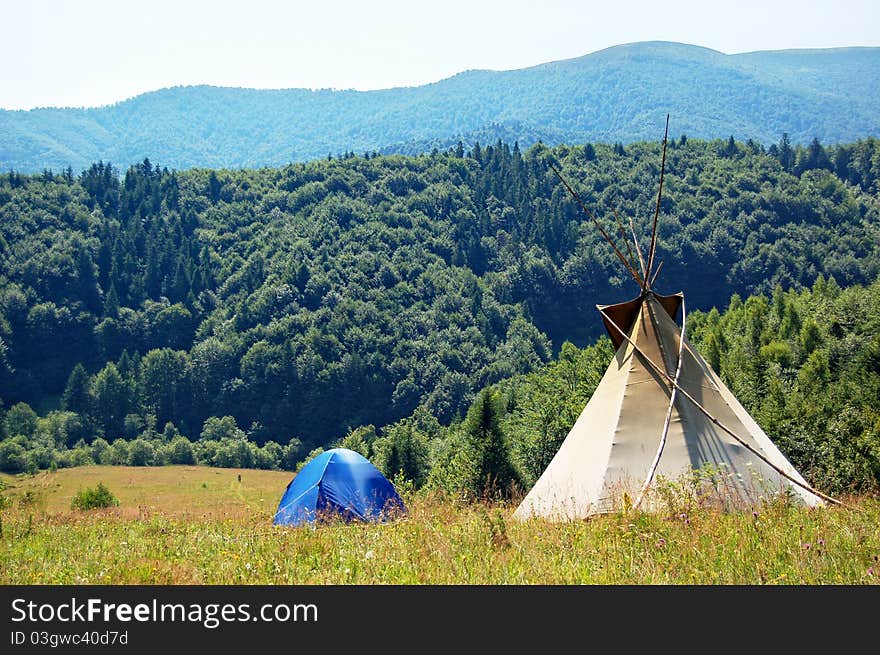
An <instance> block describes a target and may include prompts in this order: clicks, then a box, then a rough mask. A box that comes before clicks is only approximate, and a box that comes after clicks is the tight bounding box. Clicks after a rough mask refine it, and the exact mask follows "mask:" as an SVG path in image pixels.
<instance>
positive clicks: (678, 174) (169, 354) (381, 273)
mask: <svg viewBox="0 0 880 655" xmlns="http://www.w3.org/2000/svg"><path fill="white" fill-rule="evenodd" d="M551 162H552V163H555V165H557V166H559V167H561V168H562V171H563V173H564V174H565V175H566V176H567V177H568V178H570V179H571V180H572V183H573V185H574V186H575V187H576V189H578V191H579V192H580V193H581V194H582V195H583V197H584V200H585V201H586V202H587V204H588V205H589V206H590V207H591V208H592V209H593V210H594V211H595V213H596V214H597V216H599V217H600V218H601V219H602V220H603V221H604V222H605V224H606V225H607V226H608V227H609V229H611V227H612V226H613V218H612V210H613V209H614V208H617V209H619V211H620V213H621V215H622V216H624V217H629V216H632V217H634V218H635V219H636V227H637V230H638V231H639V233H640V234H642V235H645V234H646V231H647V224H648V220H649V217H650V216H651V214H652V212H653V205H654V201H655V194H656V189H657V182H658V178H659V162H660V145H659V144H658V143H656V142H654V143H644V142H642V143H636V144H631V145H629V146H626V147H625V148H624V147H622V146H621V145H620V144H618V145H605V144H597V145H591V144H587V145H579V146H558V147H555V148H552V149H550V148H547V147H546V146H542V145H537V146H534V147H533V148H531V149H529V150H528V151H526V152H524V153H521V152H520V150H519V149H518V148H517V147H515V146H514V147H512V148H511V147H509V146H507V145H505V144H501V143H497V144H495V145H493V146H489V147H478V148H474V149H472V150H471V151H469V152H456V151H455V150H450V151H444V152H438V153H435V154H433V155H423V156H419V157H404V156H399V155H394V156H379V157H370V158H363V157H356V156H347V157H344V158H333V159H332V160H326V159H324V160H320V161H314V162H311V163H308V164H294V165H290V166H287V167H284V168H269V169H258V170H207V169H194V170H189V171H183V172H175V171H169V170H167V169H166V168H164V167H161V168H160V167H158V166H156V165H154V164H152V163H150V162H149V161H144V162H142V163H141V164H138V165H136V166H133V167H131V168H130V169H128V170H127V171H126V172H125V173H124V175H122V176H121V177H117V171H116V169H114V168H112V167H111V166H109V165H106V164H95V165H93V166H91V167H90V168H88V169H87V170H86V171H84V172H83V173H82V174H81V175H77V176H74V175H68V174H61V175H59V174H49V173H47V174H43V175H34V176H25V175H20V174H4V175H2V176H0V252H2V257H0V339H2V344H0V399H2V403H3V406H4V407H6V408H9V407H11V406H13V405H14V404H16V403H19V402H25V403H28V404H29V405H30V406H32V407H33V408H35V409H36V410H37V411H38V412H39V413H40V414H45V413H46V412H49V411H52V410H57V409H60V408H64V409H66V410H67V412H65V413H64V415H65V416H67V419H70V420H73V421H74V423H72V424H71V425H72V426H73V427H70V430H69V434H70V439H71V440H72V442H75V441H76V440H77V439H78V438H79V437H78V436H77V435H79V436H83V437H85V438H87V439H92V438H94V437H95V436H97V435H103V436H104V437H105V438H106V439H107V440H108V441H110V440H113V439H115V438H117V437H124V438H133V437H135V436H137V435H139V434H142V433H144V432H145V431H146V432H148V433H151V434H152V433H153V432H151V431H154V432H155V431H158V432H159V433H161V432H162V431H163V429H165V428H166V425H167V424H169V423H172V424H173V425H172V426H171V427H170V428H168V430H169V432H168V434H169V435H174V434H176V431H177V430H179V431H181V432H182V433H183V434H184V435H186V436H188V437H190V438H193V439H195V438H197V437H198V436H199V435H200V434H202V433H204V432H205V431H206V430H207V427H206V425H207V424H206V421H208V419H210V418H211V417H215V418H216V419H217V420H219V419H220V418H221V417H224V416H229V417H232V419H230V420H229V421H227V422H226V423H224V424H223V425H224V426H226V427H225V428H224V430H226V432H229V431H230V430H231V433H232V434H241V435H244V434H245V432H246V433H247V435H248V436H249V437H250V438H251V439H252V440H253V441H256V442H259V443H262V442H264V441H267V440H273V441H277V442H280V443H287V441H288V440H289V439H290V438H291V437H299V438H300V439H301V440H302V441H303V444H304V446H303V447H304V448H311V447H315V446H318V445H324V444H326V443H328V441H329V440H331V439H332V438H334V437H338V436H341V435H343V434H345V433H346V431H347V430H349V429H350V428H353V427H356V426H358V425H364V424H373V425H384V424H388V423H391V422H393V421H396V420H398V419H400V418H401V417H405V416H407V415H409V414H411V413H412V412H413V411H414V409H415V408H417V407H423V408H424V409H425V410H426V411H428V412H430V413H431V414H432V415H433V416H434V417H436V418H437V419H439V420H440V422H441V423H448V422H449V421H450V420H452V419H454V418H455V417H456V416H462V415H463V414H464V412H465V411H466V409H467V407H468V406H469V404H470V402H471V401H472V399H473V394H474V392H475V390H477V389H479V388H481V387H483V386H485V385H488V384H492V383H495V382H498V381H500V380H503V379H506V378H509V377H511V376H513V375H516V374H522V373H527V372H529V371H532V370H535V369H536V368H537V367H540V366H541V365H542V364H543V363H544V362H546V361H548V360H549V359H550V358H551V357H552V355H553V347H555V348H558V347H559V346H560V345H561V344H562V342H563V341H564V340H567V339H568V340H572V341H574V342H575V343H577V344H578V345H585V344H587V343H589V342H590V341H592V340H593V339H594V338H595V337H597V336H598V335H599V334H600V330H601V326H600V323H599V321H597V320H596V313H595V309H594V305H595V303H597V302H614V301H619V300H623V299H626V298H629V297H631V296H633V295H635V293H637V289H636V288H635V286H634V285H633V284H632V283H631V281H629V280H627V279H625V273H623V271H622V269H621V267H620V265H619V264H618V263H617V262H616V261H615V260H613V256H612V254H611V252H610V251H609V248H608V247H607V246H606V245H605V244H604V243H602V242H601V241H600V238H599V236H598V235H597V232H596V230H595V228H594V227H593V226H592V225H591V224H590V223H589V222H587V221H586V219H585V217H584V216H583V214H582V213H581V212H580V211H579V210H578V209H577V208H576V207H575V205H574V204H573V203H572V202H571V201H570V199H569V198H568V196H567V194H566V193H565V191H564V189H562V188H561V186H560V184H559V183H558V181H557V180H556V178H555V176H554V175H553V173H552V171H551V170H550V168H549V164H550V163H551ZM878 176H880V144H878V142H877V141H876V140H873V139H869V140H865V141H860V142H857V143H854V144H850V145H840V146H834V147H829V148H824V147H822V146H821V144H819V143H817V142H815V143H813V144H812V145H811V146H809V147H798V148H794V149H793V148H791V147H790V146H789V145H788V144H787V143H785V142H783V143H781V144H779V145H774V146H773V148H771V150H770V151H769V152H765V151H764V149H763V148H762V147H761V146H759V145H756V144H754V143H737V142H732V141H728V140H718V141H699V140H694V139H690V140H684V139H677V140H675V141H674V142H673V143H672V144H671V145H670V148H669V152H668V161H667V170H666V181H665V192H664V197H663V203H662V208H661V210H662V211H661V221H660V242H659V255H658V257H659V258H660V259H661V260H662V261H663V262H664V267H663V271H662V273H661V275H660V280H659V282H658V284H657V286H658V289H659V290H660V291H663V292H669V291H678V290H684V291H685V292H686V293H687V297H688V306H689V307H690V308H692V309H709V308H711V307H712V306H713V305H716V304H718V303H719V302H723V301H724V299H726V298H729V297H730V295H731V293H734V292H736V293H740V294H742V295H748V294H751V293H754V292H764V293H769V292H771V291H772V290H773V289H774V288H775V287H776V285H778V284H779V285H782V286H784V287H793V288H798V287H800V286H803V285H812V284H813V283H814V281H815V280H816V279H817V277H818V276H819V275H820V274H822V275H824V276H825V277H826V278H830V277H833V278H834V279H835V280H836V283H837V284H839V285H841V286H848V285H851V284H855V283H868V282H871V281H873V280H874V279H875V278H876V277H877V275H878V271H880V252H878V248H880V246H878V244H880V239H878V234H877V231H878V225H880V208H878V202H877V193H878V188H877V184H878V182H877V180H878ZM78 365H81V366H78ZM233 419H234V423H231V422H230V421H232V420H233ZM77 421H79V422H78V423H77ZM210 425H212V426H213V427H211V430H214V429H215V428H218V424H216V423H213V424H210ZM76 426H79V427H76ZM227 428H228V429H227ZM65 430H67V428H65ZM236 430H237V432H236ZM243 431H244V432H243ZM65 439H66V437H65Z"/></svg>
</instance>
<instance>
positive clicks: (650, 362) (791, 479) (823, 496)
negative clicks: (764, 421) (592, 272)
mask: <svg viewBox="0 0 880 655" xmlns="http://www.w3.org/2000/svg"><path fill="white" fill-rule="evenodd" d="M599 313H601V314H602V316H603V317H605V318H606V319H607V320H608V322H609V323H610V324H611V325H613V326H614V329H616V330H617V331H618V332H619V333H620V334H621V336H623V338H624V339H626V341H627V342H628V343H629V344H630V345H631V346H632V347H633V349H634V350H635V351H636V352H637V353H639V354H640V355H641V356H642V358H643V359H644V360H645V361H646V362H647V363H648V365H649V366H650V367H651V368H652V369H653V370H654V371H655V372H656V373H657V374H658V375H660V376H662V377H664V378H666V379H667V380H668V381H669V382H671V383H672V385H673V386H674V387H675V388H676V389H678V390H679V391H680V392H681V395H682V396H684V397H685V398H687V399H688V400H690V401H691V402H692V403H693V404H694V405H695V406H696V407H697V409H699V410H700V411H701V412H702V413H703V414H705V415H706V418H708V419H709V420H710V421H712V423H714V424H715V425H717V426H718V427H719V428H721V429H722V430H724V431H725V432H726V433H727V434H729V435H730V436H731V437H733V438H734V439H736V440H737V441H738V442H739V444H740V445H741V446H742V447H743V448H745V449H746V450H748V451H749V452H751V453H753V454H754V455H756V456H757V457H758V458H759V459H760V460H761V461H763V462H764V463H765V464H767V466H769V467H770V468H772V469H773V470H774V471H776V472H777V473H779V475H781V476H782V477H784V478H785V479H786V480H788V481H789V482H792V483H794V484H796V485H797V486H799V487H800V488H801V489H804V490H806V491H809V492H810V493H811V494H813V495H814V496H818V497H819V498H821V499H822V500H826V501H828V502H829V503H832V504H834V505H840V506H841V507H846V508H847V509H855V508H854V507H851V506H849V505H847V504H845V503H842V502H841V501H839V500H837V499H836V498H832V497H831V496H829V495H827V494H824V493H822V492H821V491H819V490H818V489H814V488H813V487H811V486H810V485H809V484H807V483H805V482H801V481H800V480H798V479H796V478H794V477H792V476H791V475H789V474H788V473H786V472H785V471H783V470H782V469H781V468H779V467H778V466H776V464H774V463H773V462H771V461H769V460H768V459H767V458H766V457H765V456H764V454H763V453H762V452H760V451H759V450H756V449H755V448H754V447H753V446H752V445H751V444H749V443H748V442H746V441H745V440H743V439H741V438H740V437H739V436H737V435H736V433H734V432H733V430H731V429H730V428H728V427H727V426H726V425H724V424H723V423H722V422H721V421H719V420H718V419H717V418H715V417H714V416H712V414H711V413H710V412H709V410H708V409H706V408H705V407H703V406H702V405H701V404H700V403H699V401H698V400H697V399H696V398H694V397H693V396H692V395H690V394H689V393H688V392H687V391H685V390H684V389H682V387H681V385H679V384H678V382H676V381H675V380H674V379H673V378H672V376H671V375H669V373H667V372H666V371H665V370H664V369H662V368H661V367H659V366H657V364H655V363H654V361H653V360H652V359H651V358H650V357H648V356H647V355H646V354H645V351H643V350H642V349H641V348H639V347H638V346H637V345H636V344H635V342H634V341H633V340H632V339H630V338H629V335H627V334H626V333H625V332H624V331H623V330H622V329H621V328H620V326H619V325H617V323H615V322H614V321H612V320H611V318H610V317H609V316H608V314H606V313H605V312H604V311H603V310H601V309H600V310H599ZM681 339H682V341H684V335H681Z"/></svg>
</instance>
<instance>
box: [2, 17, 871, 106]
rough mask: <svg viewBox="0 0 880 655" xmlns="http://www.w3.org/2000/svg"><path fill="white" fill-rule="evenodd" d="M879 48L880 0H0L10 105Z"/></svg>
mask: <svg viewBox="0 0 880 655" xmlns="http://www.w3.org/2000/svg"><path fill="white" fill-rule="evenodd" d="M649 40H661V41H680V42H682V43H692V44H695V45H702V46H706V47H709V48H713V49H715V50H719V51H721V52H725V53H735V52H748V51H752V50H780V49H786V48H826V47H840V46H858V45H862V46H880V2H878V0H833V1H828V0H821V1H817V0H779V1H777V0H735V1H732V0H726V1H725V2H713V1H712V0H705V1H702V2H701V1H698V0H693V1H690V0H652V1H647V0H603V1H601V2H596V1H594V0H589V1H580V2H578V1H577V0H487V1H485V2H481V1H479V0H438V1H435V2H419V1H418V0H361V1H360V2H358V1H352V0H331V1H327V0H324V1H321V0H307V1H305V2H303V1H301V0H289V1H287V2H284V1H281V0H278V1H273V0H209V1H205V0H194V1H190V0H149V1H147V2H130V1H128V0H0V62H2V65H0V70H2V73H0V108H4V109H29V108H32V107H42V106H98V105H104V104H108V103H112V102H116V101H119V100H123V99H125V98H129V97H131V96H134V95H137V94H139V93H143V92H146V91H153V90H156V89H160V88H163V87H168V86H174V85H182V84H213V85H218V86H243V87H253V88H291V87H306V88H354V89H362V90H365V89H378V88H388V87H392V86H413V85H418V84H424V83H427V82H435V81H437V80H440V79H443V78H445V77H449V76H450V75H454V74H455V73H458V72H461V71H463V70H468V69H474V68H488V69H494V70H508V69H514V68H524V67H527V66H532V65H535V64H539V63H544V62H547V61H555V60H559V59H568V58H570V57H578V56H581V55H585V54H588V53H590V52H595V51H596V50H601V49H602V48H606V47H608V46H612V45H617V44H620V43H632V42H635V41H649Z"/></svg>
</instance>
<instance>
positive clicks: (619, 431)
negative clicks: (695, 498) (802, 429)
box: [514, 116, 837, 520]
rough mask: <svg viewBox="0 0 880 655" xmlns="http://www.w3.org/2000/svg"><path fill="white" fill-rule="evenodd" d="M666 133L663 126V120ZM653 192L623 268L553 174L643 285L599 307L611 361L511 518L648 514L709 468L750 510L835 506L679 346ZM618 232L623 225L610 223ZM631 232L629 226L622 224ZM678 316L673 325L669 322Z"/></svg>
mask: <svg viewBox="0 0 880 655" xmlns="http://www.w3.org/2000/svg"><path fill="white" fill-rule="evenodd" d="M666 130H667V134H668V131H669V117H668V116H667V118H666ZM665 162H666V138H665V137H664V140H663V164H662V165H661V173H660V192H659V193H658V196H657V208H656V210H655V214H654V225H653V228H652V231H651V240H650V246H649V249H648V253H647V257H643V254H642V252H641V250H640V249H639V244H638V241H636V239H635V233H634V231H633V242H634V243H633V246H635V248H636V252H638V262H637V261H636V259H635V257H634V256H633V254H632V250H631V249H630V246H629V244H627V246H626V249H627V251H628V253H629V257H630V258H629V259H627V257H626V256H624V255H623V254H622V252H621V251H620V249H619V248H618V247H617V246H616V245H615V244H614V242H613V240H612V239H611V238H610V237H609V236H608V234H607V232H606V231H605V230H604V229H603V228H602V226H601V225H600V224H599V222H598V221H597V220H596V219H595V217H594V216H593V215H592V214H591V213H590V212H589V210H588V209H587V208H586V207H585V206H584V204H583V202H581V200H580V198H579V197H578V195H577V194H576V193H575V192H574V191H573V190H572V189H571V187H570V186H569V185H568V183H567V182H566V181H565V180H564V179H563V178H562V176H561V175H560V173H559V172H558V171H557V170H556V169H555V168H554V169H553V170H554V172H555V173H556V174H557V176H558V177H559V179H560V180H561V181H562V183H563V184H564V185H565V187H566V189H567V190H568V192H569V193H570V194H571V195H572V197H573V198H574V199H575V200H576V201H577V202H578V203H579V204H580V206H581V208H582V209H583V210H584V211H585V212H586V214H587V215H588V216H589V217H590V219H591V220H592V221H593V223H594V224H595V225H596V226H597V227H598V229H599V231H600V232H601V233H602V236H603V237H604V238H605V239H606V241H608V242H609V244H610V245H611V247H612V248H613V249H614V252H615V254H616V255H617V256H618V258H619V259H620V260H621V261H622V262H623V264H624V266H625V267H626V269H627V270H628V271H629V272H630V274H631V275H632V277H633V278H634V279H635V281H636V282H637V283H638V284H639V286H640V287H641V293H640V295H639V296H638V297H637V298H635V299H633V300H630V301H628V302H624V303H620V304H616V305H599V306H597V307H598V309H599V312H600V314H601V316H602V320H603V322H604V324H605V328H606V329H607V331H608V334H609V336H610V337H611V341H612V343H613V344H614V347H615V350H616V353H615V356H614V359H613V360H612V361H611V364H610V365H609V366H608V369H607V370H606V371H605V375H604V376H603V377H602V380H601V382H600V383H599V386H598V387H597V388H596V391H595V392H594V393H593V395H592V397H591V398H590V400H589V402H588V403H587V406H586V407H585V408H584V410H583V411H582V412H581V414H580V416H579V417H578V419H577V421H576V422H575V424H574V426H573V427H572V428H571V431H570V432H569V433H568V436H567V437H566V438H565V440H564V441H563V443H562V445H561V446H560V448H559V450H558V451H557V453H556V455H555V456H554V457H553V459H552V460H551V462H550V464H549V465H548V466H547V468H546V469H545V471H544V473H543V474H542V475H541V477H540V478H539V479H538V481H537V482H536V483H535V485H534V487H533V488H532V489H531V491H530V492H529V493H528V495H526V497H525V498H524V499H523V501H522V503H521V504H520V506H519V507H518V508H517V510H516V512H515V513H514V516H515V517H516V518H518V519H527V518H529V517H533V516H541V517H546V518H549V519H555V520H570V519H577V518H584V517H587V516H590V515H592V514H600V513H604V512H609V511H613V510H615V509H617V508H620V507H622V506H623V505H624V504H625V503H626V502H627V501H626V500H625V498H628V499H629V500H628V502H630V503H632V504H633V506H635V507H642V508H644V509H656V508H657V497H656V494H653V493H651V492H652V491H653V490H654V488H655V486H656V485H655V483H656V481H657V480H658V479H659V478H660V477H661V476H662V477H665V478H667V479H675V478H677V477H679V476H680V475H682V474H684V473H687V472H688V471H692V470H694V469H701V468H704V467H710V468H711V469H712V470H714V471H717V472H718V473H717V475H718V479H719V480H720V483H721V484H722V488H721V490H720V491H721V493H722V494H723V496H724V499H725V500H726V501H728V502H732V503H734V504H735V503H737V502H738V501H741V502H742V503H745V504H750V503H753V502H754V501H755V500H757V498H758V497H759V496H760V495H767V494H769V493H774V492H779V491H790V492H791V493H792V494H793V495H794V496H795V497H797V498H799V499H801V500H802V501H803V502H804V503H805V504H807V505H810V506H815V505H819V504H822V503H823V502H824V501H826V500H827V501H829V502H837V501H834V499H832V498H830V497H828V496H826V495H824V494H822V493H821V492H819V491H817V490H816V489H813V488H812V487H811V486H810V485H808V484H807V483H806V481H805V480H804V479H803V478H802V477H801V475H800V474H799V473H798V472H797V471H796V470H795V469H794V467H793V466H792V465H791V463H790V462H789V461H788V460H787V459H786V458H785V456H784V455H783V454H782V452H780V450H779V449H778V448H777V447H776V446H775V445H774V444H773V442H772V441H771V440H770V439H769V437H767V435H766V434H765V433H764V432H763V431H762V430H761V428H760V427H759V426H758V424H757V423H756V422H755V421H754V419H753V418H752V417H751V416H750V415H749V413H748V412H747V411H746V409H745V408H744V407H743V406H742V405H741V404H740V403H739V402H738V401H737V399H736V398H735V397H734V395H733V393H731V391H730V389H728V388H727V386H726V385H725V384H724V382H722V380H721V378H720V377H718V375H717V374H716V373H715V372H714V371H713V370H712V368H711V367H710V366H709V365H708V364H707V363H706V361H705V360H704V359H703V358H702V357H701V356H700V354H699V353H698V352H697V351H696V350H695V349H694V348H692V347H691V345H690V344H689V343H688V342H687V339H686V338H684V336H683V334H684V331H685V320H686V316H685V306H684V296H683V294H681V293H678V294H674V295H669V296H663V295H659V294H657V293H655V292H654V291H653V290H652V289H651V285H652V283H653V281H654V279H655V278H656V276H657V273H658V272H659V270H660V267H659V266H657V267H656V269H655V268H654V254H655V249H656V236H657V216H658V214H659V210H660V194H662V191H663V170H664V168H665ZM618 225H619V226H620V227H621V232H622V231H623V230H622V225H620V223H619V222H618ZM631 227H632V226H631ZM679 312H680V313H681V323H682V326H681V328H679V326H678V324H677V323H676V320H675V319H676V317H677V315H678V314H679Z"/></svg>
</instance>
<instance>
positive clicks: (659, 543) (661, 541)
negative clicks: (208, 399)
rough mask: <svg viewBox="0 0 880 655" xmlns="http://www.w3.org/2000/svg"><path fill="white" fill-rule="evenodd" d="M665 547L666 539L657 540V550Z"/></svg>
mask: <svg viewBox="0 0 880 655" xmlns="http://www.w3.org/2000/svg"><path fill="white" fill-rule="evenodd" d="M665 545H666V539H664V538H663V537H660V538H659V539H658V540H657V548H663V546H665Z"/></svg>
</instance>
